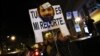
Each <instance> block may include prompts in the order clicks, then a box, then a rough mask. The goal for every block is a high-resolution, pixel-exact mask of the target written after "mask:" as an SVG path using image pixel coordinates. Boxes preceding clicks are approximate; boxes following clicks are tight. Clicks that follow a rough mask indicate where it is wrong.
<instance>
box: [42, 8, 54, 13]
mask: <svg viewBox="0 0 100 56" xmlns="http://www.w3.org/2000/svg"><path fill="white" fill-rule="evenodd" d="M46 10H47V11H52V8H47V9H42V10H41V11H42V12H45V11H46Z"/></svg>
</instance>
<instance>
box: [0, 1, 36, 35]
mask: <svg viewBox="0 0 100 56" xmlns="http://www.w3.org/2000/svg"><path fill="white" fill-rule="evenodd" d="M33 2H35V1H33V0H16V1H14V0H2V2H1V12H2V13H1V15H2V16H1V18H0V23H1V25H0V26H1V28H0V30H1V32H2V31H3V32H6V33H30V32H32V31H33V30H32V26H31V21H30V17H29V14H28V10H29V9H31V8H35V7H36V6H37V4H34V3H33ZM36 2H37V1H36Z"/></svg>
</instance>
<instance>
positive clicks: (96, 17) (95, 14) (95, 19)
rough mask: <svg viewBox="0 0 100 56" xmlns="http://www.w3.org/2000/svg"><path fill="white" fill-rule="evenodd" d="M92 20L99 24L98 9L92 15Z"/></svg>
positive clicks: (99, 15) (99, 14)
mask: <svg viewBox="0 0 100 56" xmlns="http://www.w3.org/2000/svg"><path fill="white" fill-rule="evenodd" d="M90 16H91V18H92V19H93V20H94V21H95V22H98V21H100V9H96V10H95V11H93V12H92V13H91V14H90Z"/></svg>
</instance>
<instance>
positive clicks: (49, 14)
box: [38, 6, 54, 21]
mask: <svg viewBox="0 0 100 56" xmlns="http://www.w3.org/2000/svg"><path fill="white" fill-rule="evenodd" d="M38 11H39V15H40V17H41V18H42V20H43V21H51V20H53V16H54V9H53V7H51V6H50V7H48V8H46V9H44V8H43V7H42V6H40V7H39V10H38Z"/></svg>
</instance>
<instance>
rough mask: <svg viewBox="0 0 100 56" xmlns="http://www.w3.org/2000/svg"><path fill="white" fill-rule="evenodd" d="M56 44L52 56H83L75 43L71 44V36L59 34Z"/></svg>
mask: <svg viewBox="0 0 100 56" xmlns="http://www.w3.org/2000/svg"><path fill="white" fill-rule="evenodd" d="M55 43H56V45H55V46H54V47H53V49H52V52H51V56H81V54H80V51H79V49H78V47H77V45H76V44H75V42H70V39H69V36H63V35H62V33H61V32H60V31H58V32H57V40H56V42H55Z"/></svg>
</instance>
